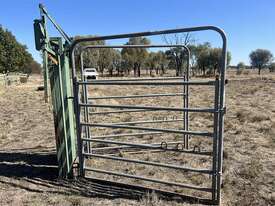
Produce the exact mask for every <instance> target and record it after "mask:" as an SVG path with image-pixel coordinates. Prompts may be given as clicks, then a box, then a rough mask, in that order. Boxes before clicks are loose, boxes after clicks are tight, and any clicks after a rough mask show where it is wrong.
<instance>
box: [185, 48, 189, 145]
mask: <svg viewBox="0 0 275 206" xmlns="http://www.w3.org/2000/svg"><path fill="white" fill-rule="evenodd" d="M185 49H186V50H187V54H188V56H187V68H186V75H185V76H186V78H185V79H186V81H187V82H188V81H189V72H190V50H189V48H188V47H186V48H185ZM185 96H186V98H185V99H186V103H185V106H186V108H189V85H186V89H185ZM185 119H186V123H185V124H186V126H185V128H186V130H187V131H188V130H189V112H188V111H186V113H185ZM189 138H190V135H186V149H189Z"/></svg>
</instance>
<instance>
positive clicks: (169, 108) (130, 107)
mask: <svg viewBox="0 0 275 206" xmlns="http://www.w3.org/2000/svg"><path fill="white" fill-rule="evenodd" d="M79 106H80V107H100V108H117V109H150V110H166V111H174V112H177V111H178V112H184V111H188V112H208V113H214V112H215V110H214V109H211V108H176V107H154V106H134V105H109V104H85V103H79Z"/></svg>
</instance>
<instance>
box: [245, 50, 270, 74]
mask: <svg viewBox="0 0 275 206" xmlns="http://www.w3.org/2000/svg"><path fill="white" fill-rule="evenodd" d="M249 58H250V63H251V66H253V67H256V68H258V74H259V75H260V74H261V70H262V68H263V67H266V66H268V64H270V62H271V61H272V59H273V55H272V53H271V52H270V51H269V50H266V49H257V50H255V51H252V52H251V53H250V54H249Z"/></svg>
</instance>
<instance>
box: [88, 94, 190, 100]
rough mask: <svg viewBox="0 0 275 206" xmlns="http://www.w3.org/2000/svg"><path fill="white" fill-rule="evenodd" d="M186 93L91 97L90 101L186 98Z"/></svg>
mask: <svg viewBox="0 0 275 206" xmlns="http://www.w3.org/2000/svg"><path fill="white" fill-rule="evenodd" d="M184 95H185V94H184V93H166V94H144V95H128V96H103V97H90V98H89V100H97V99H132V98H142V97H172V96H184Z"/></svg>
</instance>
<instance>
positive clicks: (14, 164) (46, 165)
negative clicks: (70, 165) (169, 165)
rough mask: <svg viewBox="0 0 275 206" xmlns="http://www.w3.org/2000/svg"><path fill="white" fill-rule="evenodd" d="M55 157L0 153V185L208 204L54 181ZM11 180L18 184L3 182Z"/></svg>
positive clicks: (142, 190)
mask: <svg viewBox="0 0 275 206" xmlns="http://www.w3.org/2000/svg"><path fill="white" fill-rule="evenodd" d="M57 174H58V168H57V160H56V154H55V152H54V151H50V152H47V151H45V152H28V150H24V151H17V150H15V151H9V152H4V151H0V183H2V184H6V185H9V186H12V187H15V188H19V189H23V190H26V191H29V192H35V193H45V192H46V193H47V192H48V193H53V194H60V195H79V196H83V197H96V198H108V199H115V198H126V199H135V200H140V199H141V198H144V196H147V195H148V194H150V193H155V194H157V195H158V197H160V198H161V199H165V200H174V201H177V202H188V203H202V204H211V202H210V201H209V200H207V199H200V198H195V197H190V196H183V195H179V194H176V193H171V192H167V191H161V190H153V189H150V188H146V187H142V186H137V185H128V184H123V183H117V182H111V181H106V180H100V179H95V178H77V179H76V180H68V179H67V180H64V179H58V177H57ZM1 177H8V178H11V179H16V180H22V181H23V182H25V183H26V182H27V183H28V184H24V183H23V182H22V181H12V180H11V179H10V180H7V178H1Z"/></svg>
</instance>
